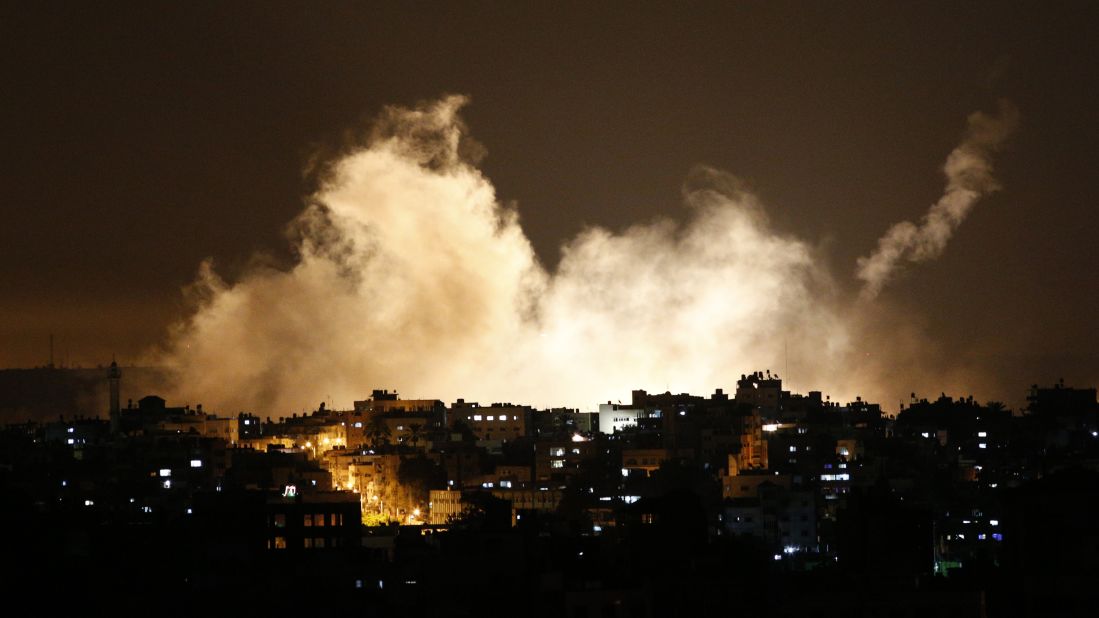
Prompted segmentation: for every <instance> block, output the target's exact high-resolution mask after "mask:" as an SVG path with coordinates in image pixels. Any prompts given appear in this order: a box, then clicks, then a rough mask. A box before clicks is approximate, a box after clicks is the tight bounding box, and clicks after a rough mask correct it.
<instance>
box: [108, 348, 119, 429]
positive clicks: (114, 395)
mask: <svg viewBox="0 0 1099 618" xmlns="http://www.w3.org/2000/svg"><path fill="white" fill-rule="evenodd" d="M107 380H108V381H109V382H110V383H111V433H118V431H119V429H120V428H121V425H122V409H121V408H120V407H119V403H118V399H119V398H118V385H119V382H121V381H122V370H121V369H119V368H118V363H116V362H115V361H113V360H112V361H111V366H110V368H108V369H107Z"/></svg>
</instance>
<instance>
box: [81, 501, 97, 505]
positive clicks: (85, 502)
mask: <svg viewBox="0 0 1099 618" xmlns="http://www.w3.org/2000/svg"><path fill="white" fill-rule="evenodd" d="M84 506H95V501H93V500H85V501H84Z"/></svg>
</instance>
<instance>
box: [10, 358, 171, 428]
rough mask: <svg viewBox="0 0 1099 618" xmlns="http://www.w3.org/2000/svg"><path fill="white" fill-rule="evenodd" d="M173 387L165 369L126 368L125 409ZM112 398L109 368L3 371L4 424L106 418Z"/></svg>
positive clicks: (122, 395) (123, 375)
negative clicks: (133, 403) (59, 417)
mask: <svg viewBox="0 0 1099 618" xmlns="http://www.w3.org/2000/svg"><path fill="white" fill-rule="evenodd" d="M169 384H170V380H169V374H168V372H167V371H166V370H164V369H161V368H157V367H123V368H122V382H121V384H120V389H119V390H120V394H121V398H122V402H121V403H122V407H126V404H127V401H128V400H130V399H133V400H134V401H137V400H138V399H140V398H141V397H144V396H145V395H148V394H150V393H156V392H164V391H165V390H166V389H167V387H168V385H169ZM108 397H109V393H108V384H107V368H106V367H98V368H94V369H60V368H49V367H38V368H34V369H0V423H15V422H22V421H28V420H34V421H49V420H54V419H56V418H57V417H58V416H59V415H64V416H66V417H72V416H78V415H79V416H86V417H102V418H106V417H107V412H108V407H109V405H110V402H109V399H108Z"/></svg>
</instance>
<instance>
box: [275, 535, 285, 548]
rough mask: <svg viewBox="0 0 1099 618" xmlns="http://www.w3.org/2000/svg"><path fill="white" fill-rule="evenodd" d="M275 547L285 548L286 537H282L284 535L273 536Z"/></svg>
mask: <svg viewBox="0 0 1099 618" xmlns="http://www.w3.org/2000/svg"><path fill="white" fill-rule="evenodd" d="M275 549H286V537H284V536H277V537H275Z"/></svg>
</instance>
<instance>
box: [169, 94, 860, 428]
mask: <svg viewBox="0 0 1099 618" xmlns="http://www.w3.org/2000/svg"><path fill="white" fill-rule="evenodd" d="M464 103H465V99H463V98H462V97H449V98H446V99H443V100H441V101H439V102H436V103H433V104H429V105H424V106H420V107H418V108H416V109H401V108H391V109H388V110H386V111H385V113H383V115H382V117H381V119H380V120H379V121H378V122H377V124H376V127H375V130H374V132H373V134H372V136H371V138H370V139H369V140H368V141H367V143H366V144H365V145H362V146H360V147H358V148H357V149H354V150H352V151H351V152H349V153H347V154H345V155H344V156H342V157H341V158H339V159H338V160H337V161H335V162H334V163H333V164H332V166H331V168H330V173H329V174H328V176H327V180H326V181H325V182H324V183H323V184H322V186H321V187H320V188H319V190H318V191H317V192H316V194H315V195H314V196H313V199H312V204H311V205H310V206H309V207H308V208H307V209H306V210H305V211H304V212H303V213H302V214H301V215H299V216H298V218H297V219H296V220H295V222H294V223H293V224H292V226H291V230H292V234H291V237H292V238H293V239H294V240H293V243H294V248H295V250H296V252H297V254H298V256H299V258H298V260H297V263H296V264H295V265H294V266H293V267H292V268H290V269H288V270H278V269H274V268H265V267H256V268H254V269H252V270H251V271H249V272H247V273H245V274H244V275H243V276H242V277H240V278H239V279H238V280H237V281H235V282H233V283H228V282H225V281H223V280H221V279H220V278H219V277H218V276H217V275H216V273H215V272H214V270H213V267H212V265H211V264H209V263H207V264H204V265H203V267H202V268H201V270H200V276H199V278H198V281H196V283H195V284H194V286H193V292H194V298H195V299H196V306H195V310H194V312H193V314H192V315H191V316H190V317H189V318H188V319H187V320H185V321H184V322H182V323H181V324H179V325H178V327H177V328H176V329H175V332H174V333H173V336H172V339H171V342H170V343H169V346H168V350H167V352H166V353H165V355H164V357H163V358H162V359H161V361H162V362H163V363H164V364H166V365H168V366H170V367H171V368H172V369H174V371H175V372H176V374H177V376H178V378H179V384H180V389H179V390H178V392H176V393H172V396H173V397H175V398H181V399H184V400H186V401H198V400H202V401H204V402H205V403H206V404H207V405H209V406H211V407H215V408H216V409H220V410H225V411H234V410H237V409H251V410H257V411H259V412H261V413H267V414H272V415H283V414H288V413H289V412H290V411H292V410H301V409H303V408H305V407H307V406H313V405H315V404H316V402H317V401H320V400H321V399H322V398H324V396H325V395H327V394H331V395H332V396H333V398H334V399H335V400H336V402H337V405H339V404H340V403H341V402H342V403H343V404H344V405H346V404H347V403H349V402H350V401H351V400H352V399H354V398H361V397H363V396H364V394H366V393H368V392H369V389H370V388H372V387H396V388H399V389H400V390H401V392H402V393H403V394H404V395H406V396H425V397H432V398H436V397H438V398H443V399H447V400H452V399H454V398H456V397H468V398H484V399H491V400H503V399H511V400H513V401H522V402H526V403H532V404H535V405H550V404H553V405H574V406H583V407H585V408H587V407H589V406H591V405H592V404H594V403H595V402H596V401H600V400H605V399H607V398H608V397H615V398H617V397H625V396H627V395H628V393H629V390H630V389H632V388H639V387H644V388H650V389H661V390H662V389H663V388H671V389H673V390H677V391H680V390H690V391H693V392H707V391H708V390H709V389H712V388H714V387H717V386H726V387H727V386H730V385H732V384H733V383H734V382H735V380H736V378H737V376H738V375H739V374H740V373H741V372H744V371H749V370H752V369H754V368H761V367H772V368H773V367H779V366H782V362H781V361H782V357H783V353H784V342H789V344H790V355H791V357H792V358H804V359H810V358H811V359H813V361H814V362H813V363H812V365H809V363H804V365H805V366H804V367H802V370H801V371H799V377H800V378H801V379H802V380H804V381H805V382H806V383H809V382H810V381H816V382H818V383H828V384H831V383H835V380H834V379H832V378H835V375H834V373H835V372H838V371H840V369H839V368H841V367H842V366H843V363H842V362H840V360H841V359H842V357H843V356H844V354H845V353H846V350H847V340H848V336H849V335H848V329H847V324H846V322H845V321H844V320H842V319H840V318H839V317H838V312H837V310H836V306H835V299H836V297H837V294H835V293H834V292H833V289H832V284H831V281H830V279H829V277H828V273H826V272H824V271H823V270H822V269H821V268H820V267H818V266H817V264H818V263H820V262H821V261H820V260H818V259H816V256H815V255H814V254H813V250H812V249H811V248H810V247H809V246H808V245H806V244H805V243H803V242H802V241H800V240H797V239H794V238H788V237H784V236H782V235H779V234H777V233H775V232H774V231H773V230H772V229H771V228H770V226H769V224H768V222H767V220H766V218H765V216H764V215H763V212H762V209H761V208H760V206H759V204H758V203H757V202H756V200H755V198H754V197H753V196H752V195H750V194H749V193H747V192H746V191H744V190H743V189H741V188H740V187H739V186H738V184H737V182H736V181H735V179H733V178H732V177H730V176H728V175H727V174H723V173H721V172H718V171H716V170H712V169H707V168H699V169H698V170H696V171H695V172H693V173H692V175H691V176H690V177H689V178H688V182H687V183H686V185H685V187H684V203H685V206H686V213H687V214H686V217H685V220H684V221H683V222H674V221H670V220H661V221H655V222H650V223H647V224H643V225H637V226H634V227H631V228H629V229H627V230H625V231H624V232H622V233H614V232H611V231H608V230H605V229H601V228H592V229H588V230H586V231H585V232H583V233H582V234H580V235H579V236H578V237H577V238H575V239H573V240H571V241H570V242H568V243H567V244H566V245H565V246H564V247H563V259H562V260H561V262H560V265H559V266H558V268H557V270H556V271H555V272H553V273H550V272H547V271H546V270H545V269H544V268H543V267H542V266H541V265H540V264H539V262H538V260H537V258H536V256H535V254H534V251H533V249H532V247H531V245H530V242H529V241H528V240H527V238H526V236H525V235H524V233H523V230H522V228H521V226H520V224H519V220H518V216H517V214H516V213H515V212H514V211H513V210H510V209H508V208H505V207H504V206H501V205H500V204H499V203H498V202H497V200H496V197H495V193H494V190H493V187H492V185H491V184H490V183H489V182H488V181H487V180H486V179H485V178H484V176H483V175H482V174H481V173H480V171H478V170H477V168H476V167H475V166H474V164H473V163H472V162H471V161H470V159H469V157H468V156H467V154H466V153H469V152H473V151H476V146H475V145H473V146H472V147H471V146H470V144H471V142H470V141H469V139H468V136H467V135H466V130H465V127H464V126H463V125H462V123H461V122H460V120H459V118H458V116H457V113H458V110H459V109H460V108H461V106H462V105H463V104H464Z"/></svg>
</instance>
